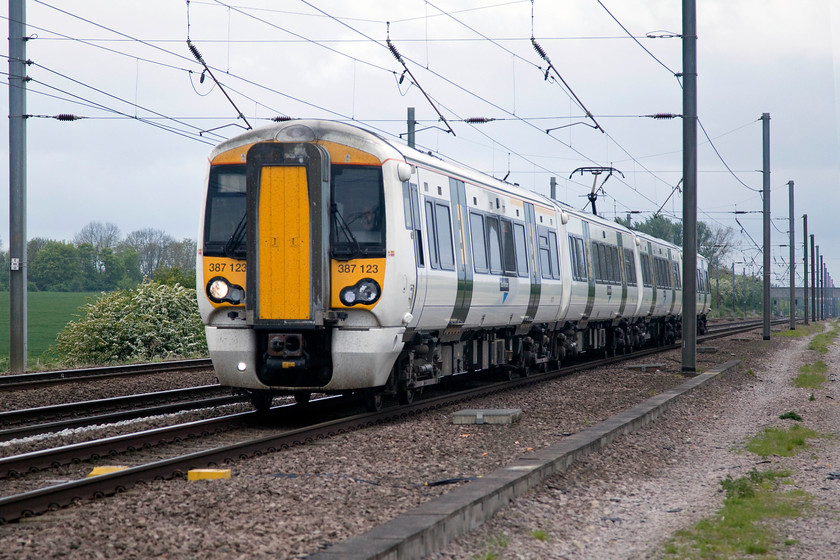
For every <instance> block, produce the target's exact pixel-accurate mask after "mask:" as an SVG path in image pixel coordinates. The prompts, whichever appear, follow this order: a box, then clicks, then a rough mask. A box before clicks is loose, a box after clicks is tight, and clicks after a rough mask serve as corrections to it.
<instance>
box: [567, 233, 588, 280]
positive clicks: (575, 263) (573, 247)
mask: <svg viewBox="0 0 840 560" xmlns="http://www.w3.org/2000/svg"><path fill="white" fill-rule="evenodd" d="M569 252H570V254H571V257H572V277H573V278H574V279H575V280H578V281H581V282H582V281H585V280H586V251H585V250H584V248H583V239H582V238H580V237H577V236H575V235H570V236H569Z"/></svg>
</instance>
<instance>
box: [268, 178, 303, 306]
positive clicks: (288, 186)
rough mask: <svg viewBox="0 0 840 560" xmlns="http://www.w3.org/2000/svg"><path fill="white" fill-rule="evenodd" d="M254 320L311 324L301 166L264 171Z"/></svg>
mask: <svg viewBox="0 0 840 560" xmlns="http://www.w3.org/2000/svg"><path fill="white" fill-rule="evenodd" d="M258 208H259V210H258V211H259V214H258V215H259V225H258V233H257V235H258V243H259V271H258V275H259V279H258V282H257V285H258V286H259V294H258V295H257V298H258V299H257V301H258V302H259V307H258V310H257V312H258V314H259V316H258V318H259V319H262V320H265V319H269V320H271V319H281V320H288V319H292V320H294V319H298V320H306V319H310V302H311V301H312V297H311V293H310V286H311V283H312V282H311V279H310V263H309V259H310V250H309V243H310V242H309V239H310V225H309V190H308V188H307V181H306V168H305V167H303V166H266V167H263V168H262V175H261V178H260V190H259V202H258Z"/></svg>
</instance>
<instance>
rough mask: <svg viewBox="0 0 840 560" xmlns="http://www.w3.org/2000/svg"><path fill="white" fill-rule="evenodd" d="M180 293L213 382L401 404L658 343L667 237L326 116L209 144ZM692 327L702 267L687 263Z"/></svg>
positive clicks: (257, 401) (674, 328)
mask: <svg viewBox="0 0 840 560" xmlns="http://www.w3.org/2000/svg"><path fill="white" fill-rule="evenodd" d="M204 185H205V189H204V193H205V194H204V204H203V206H202V212H201V222H200V224H201V225H200V231H199V236H198V239H199V242H198V251H197V259H196V272H197V274H196V278H197V281H196V282H197V299H198V306H199V311H200V314H201V318H202V321H203V323H204V325H205V331H206V336H207V344H208V349H209V353H210V357H211V359H212V362H213V366H214V368H215V371H216V373H217V376H218V379H219V382H220V384H221V385H224V386H230V387H233V388H237V389H239V390H244V391H246V392H248V393H250V396H251V401H252V403H253V405H254V407H255V408H256V409H258V410H265V409H267V408H269V407H270V405H271V403H272V399H273V398H274V397H275V396H276V395H292V396H294V399H295V400H296V401H297V402H299V403H306V402H308V401H309V399H310V396H311V395H312V394H313V393H327V394H358V395H361V396H362V397H363V398H364V399H365V402H366V403H367V406H368V407H369V408H370V409H372V410H375V409H377V408H379V407H380V406H381V404H382V400H383V398H385V397H388V398H391V397H395V398H396V399H397V400H398V401H399V402H401V403H410V402H412V401H413V399H414V398H415V396H416V395H417V394H418V393H419V392H421V391H422V390H423V388H424V387H429V386H431V385H437V384H441V383H443V382H445V381H447V380H449V379H452V378H454V376H457V375H461V374H467V373H478V374H482V373H488V374H491V373H492V374H500V375H502V376H506V377H513V376H524V375H528V374H529V373H531V372H534V371H541V370H546V369H548V368H556V367H558V366H559V365H560V364H561V363H563V362H565V361H567V360H570V359H573V358H577V357H583V356H587V355H589V356H592V355H595V356H604V355H607V356H608V355H614V354H618V353H627V352H632V351H633V350H634V349H637V348H640V347H641V346H643V345H645V344H651V343H659V344H664V343H672V342H674V341H675V340H676V339H678V338H679V337H680V335H681V329H682V319H683V318H682V285H681V283H682V278H683V276H682V274H683V271H682V251H681V249H680V248H679V247H678V246H676V245H673V244H671V243H668V242H666V241H663V240H661V239H657V238H654V237H651V236H649V235H646V234H643V233H640V232H637V231H633V230H631V229H628V228H626V227H623V226H622V225H620V224H618V223H616V222H612V221H609V220H606V219H604V218H601V217H599V216H597V215H593V214H589V213H586V212H584V211H581V210H576V209H574V208H572V207H571V206H569V205H567V204H565V203H563V202H560V201H557V200H554V199H552V198H549V197H546V196H542V195H540V194H537V193H535V192H531V191H529V190H527V189H524V188H521V187H519V186H517V185H514V184H510V183H507V182H505V181H502V180H498V179H496V178H493V177H491V176H488V175H485V174H483V173H480V172H478V171H476V170H473V169H470V168H467V167H465V166H462V165H459V164H455V163H451V162H448V161H445V160H444V159H442V158H439V157H437V156H435V155H432V154H430V153H424V152H422V151H419V150H416V149H413V148H410V147H409V146H407V145H405V144H403V143H402V142H398V141H395V140H391V139H388V138H386V137H385V136H383V135H380V134H378V133H375V132H372V131H369V130H365V129H363V128H360V127H357V126H355V125H351V124H347V123H342V122H336V121H329V120H289V121H286V122H281V123H278V124H272V125H270V126H266V127H262V128H258V129H254V130H250V131H248V132H245V133H243V134H240V135H238V136H236V137H234V138H231V139H229V140H227V141H225V142H223V143H221V144H220V145H218V146H217V147H215V148H214V149H213V150H212V152H211V153H210V156H209V164H208V168H207V173H206V177H205V183H204ZM696 294H697V305H696V310H697V316H696V318H695V320H696V321H697V329H698V333H701V334H702V333H703V332H705V330H706V315H707V313H708V311H709V307H710V300H711V290H710V285H709V270H708V263H707V261H706V260H705V259H703V258H702V257H700V256H699V255H698V259H697V290H696Z"/></svg>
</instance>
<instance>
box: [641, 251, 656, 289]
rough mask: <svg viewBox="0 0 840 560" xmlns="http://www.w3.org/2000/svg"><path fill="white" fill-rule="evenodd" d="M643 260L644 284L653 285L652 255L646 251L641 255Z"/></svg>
mask: <svg viewBox="0 0 840 560" xmlns="http://www.w3.org/2000/svg"><path fill="white" fill-rule="evenodd" d="M641 260H642V285H644V286H647V287H651V286H653V278H652V277H651V272H650V255H648V254H647V253H644V254H642V255H641Z"/></svg>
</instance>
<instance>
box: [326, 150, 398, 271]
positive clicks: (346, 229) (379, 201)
mask: <svg viewBox="0 0 840 560" xmlns="http://www.w3.org/2000/svg"><path fill="white" fill-rule="evenodd" d="M330 186H331V188H330V190H331V192H330V196H331V199H332V205H331V214H332V217H331V220H330V255H331V256H332V258H334V259H339V260H349V259H354V258H359V257H384V256H385V201H384V192H383V187H382V168H381V167H373V166H359V165H334V166H333V167H332V178H331V183H330Z"/></svg>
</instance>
